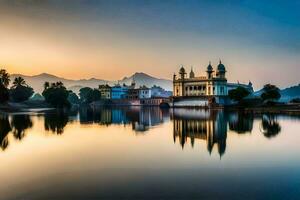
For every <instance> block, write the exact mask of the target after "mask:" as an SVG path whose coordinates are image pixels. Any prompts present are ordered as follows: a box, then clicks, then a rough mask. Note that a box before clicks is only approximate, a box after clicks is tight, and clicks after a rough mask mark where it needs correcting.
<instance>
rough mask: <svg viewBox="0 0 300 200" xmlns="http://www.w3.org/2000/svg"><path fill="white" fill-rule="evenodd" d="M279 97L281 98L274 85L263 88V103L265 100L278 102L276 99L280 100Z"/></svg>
mask: <svg viewBox="0 0 300 200" xmlns="http://www.w3.org/2000/svg"><path fill="white" fill-rule="evenodd" d="M280 97H281V95H280V90H279V88H278V87H276V86H275V85H271V84H266V85H265V86H264V87H263V93H262V94H261V98H262V99H263V100H264V101H267V100H278V99H280Z"/></svg>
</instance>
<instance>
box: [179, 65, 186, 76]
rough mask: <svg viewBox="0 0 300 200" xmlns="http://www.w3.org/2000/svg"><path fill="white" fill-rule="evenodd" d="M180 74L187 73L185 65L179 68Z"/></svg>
mask: <svg viewBox="0 0 300 200" xmlns="http://www.w3.org/2000/svg"><path fill="white" fill-rule="evenodd" d="M179 74H185V69H184V67H183V66H182V67H181V68H180V70H179Z"/></svg>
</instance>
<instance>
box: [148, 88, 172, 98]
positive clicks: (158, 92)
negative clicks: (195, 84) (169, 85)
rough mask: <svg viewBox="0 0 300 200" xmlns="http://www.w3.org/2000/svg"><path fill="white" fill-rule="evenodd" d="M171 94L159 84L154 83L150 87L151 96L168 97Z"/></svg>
mask: <svg viewBox="0 0 300 200" xmlns="http://www.w3.org/2000/svg"><path fill="white" fill-rule="evenodd" d="M170 96H172V92H171V91H166V90H165V89H163V88H162V87H160V86H157V85H154V86H152V87H151V97H152V98H156V97H162V98H168V97H170Z"/></svg>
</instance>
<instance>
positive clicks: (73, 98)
mask: <svg viewBox="0 0 300 200" xmlns="http://www.w3.org/2000/svg"><path fill="white" fill-rule="evenodd" d="M68 101H69V102H70V103H71V104H79V103H80V100H79V98H78V96H77V94H75V93H74V92H72V91H69V96H68Z"/></svg>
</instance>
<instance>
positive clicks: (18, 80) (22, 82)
mask: <svg viewBox="0 0 300 200" xmlns="http://www.w3.org/2000/svg"><path fill="white" fill-rule="evenodd" d="M18 86H27V84H26V82H25V80H24V78H22V77H16V78H15V80H14V82H13V85H12V88H16V87H18Z"/></svg>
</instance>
